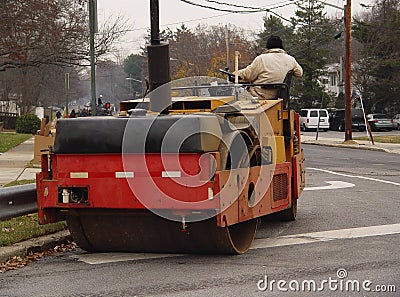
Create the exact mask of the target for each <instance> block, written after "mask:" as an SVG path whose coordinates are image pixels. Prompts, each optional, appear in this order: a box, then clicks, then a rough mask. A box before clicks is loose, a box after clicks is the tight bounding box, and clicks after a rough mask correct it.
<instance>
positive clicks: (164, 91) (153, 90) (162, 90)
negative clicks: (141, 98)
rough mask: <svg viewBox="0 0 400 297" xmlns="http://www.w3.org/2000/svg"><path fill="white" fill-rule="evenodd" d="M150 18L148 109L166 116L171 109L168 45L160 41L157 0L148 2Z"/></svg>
mask: <svg viewBox="0 0 400 297" xmlns="http://www.w3.org/2000/svg"><path fill="white" fill-rule="evenodd" d="M150 18H151V19H150V22H151V29H150V30H151V44H150V45H148V46H147V58H148V67H149V91H150V109H151V110H152V111H155V112H160V113H162V114H167V113H168V110H169V109H170V107H171V86H170V85H169V84H168V83H169V82H170V81H171V77H170V69H169V44H168V43H167V42H163V41H161V40H160V29H159V9H158V0H150ZM161 86H163V87H161Z"/></svg>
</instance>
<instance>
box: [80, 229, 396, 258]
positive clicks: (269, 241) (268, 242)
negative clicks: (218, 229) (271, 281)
mask: <svg viewBox="0 0 400 297" xmlns="http://www.w3.org/2000/svg"><path fill="white" fill-rule="evenodd" d="M393 234H400V224H391V225H379V226H369V227H359V228H350V229H338V230H327V231H320V232H311V233H302V234H293V235H287V236H279V237H276V238H264V239H256V240H254V242H253V244H252V246H251V247H250V250H254V249H266V248H273V247H279V246H289V245H297V244H306V243H315V242H326V241H331V240H339V239H352V238H363V237H371V236H382V235H393ZM180 256H183V254H150V253H149V254H145V253H94V254H90V253H87V254H81V255H78V256H74V257H75V258H77V259H78V261H82V262H85V263H87V264H92V265H96V264H105V263H113V262H124V261H135V260H146V259H161V258H171V257H180Z"/></svg>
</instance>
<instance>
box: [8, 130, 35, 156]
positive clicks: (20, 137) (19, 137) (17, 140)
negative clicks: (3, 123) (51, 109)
mask: <svg viewBox="0 0 400 297" xmlns="http://www.w3.org/2000/svg"><path fill="white" fill-rule="evenodd" d="M31 137H32V135H31V134H19V133H3V132H0V153H4V152H6V151H8V150H9V149H12V148H13V147H16V146H17V145H18V144H21V143H23V142H24V141H26V140H28V139H29V138H31Z"/></svg>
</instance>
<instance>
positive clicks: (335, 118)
mask: <svg viewBox="0 0 400 297" xmlns="http://www.w3.org/2000/svg"><path fill="white" fill-rule="evenodd" d="M351 115H352V117H351V130H358V131H365V121H364V115H363V111H362V109H361V108H352V109H351ZM344 117H345V110H344V109H336V110H335V111H334V112H333V113H332V115H331V116H330V118H329V122H330V127H331V130H337V131H344V129H345V123H344Z"/></svg>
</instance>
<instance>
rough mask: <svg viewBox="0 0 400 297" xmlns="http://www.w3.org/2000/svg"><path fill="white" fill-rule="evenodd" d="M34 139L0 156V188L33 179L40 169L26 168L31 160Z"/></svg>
mask: <svg viewBox="0 0 400 297" xmlns="http://www.w3.org/2000/svg"><path fill="white" fill-rule="evenodd" d="M33 146H34V138H33V137H32V138H30V139H28V140H27V141H25V142H23V143H21V144H20V145H18V146H16V147H14V148H12V149H11V150H9V151H7V152H5V153H3V154H1V155H0V187H2V186H3V185H5V184H7V183H9V182H12V181H14V180H22V179H35V177H36V172H39V171H40V168H26V167H25V166H26V165H27V164H28V163H29V162H30V161H31V160H32V159H33Z"/></svg>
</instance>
